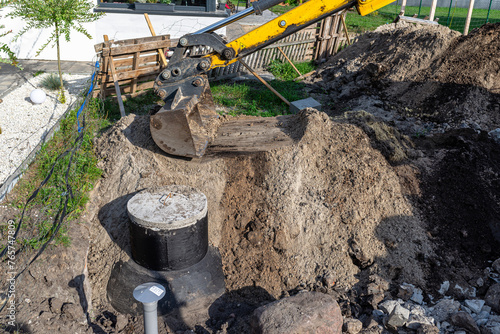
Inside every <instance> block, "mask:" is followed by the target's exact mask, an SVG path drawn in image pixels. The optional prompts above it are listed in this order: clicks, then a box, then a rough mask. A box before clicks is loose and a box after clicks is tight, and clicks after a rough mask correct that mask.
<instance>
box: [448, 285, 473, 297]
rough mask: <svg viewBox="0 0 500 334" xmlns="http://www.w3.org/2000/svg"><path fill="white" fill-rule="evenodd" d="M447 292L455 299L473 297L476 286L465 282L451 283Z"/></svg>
mask: <svg viewBox="0 0 500 334" xmlns="http://www.w3.org/2000/svg"><path fill="white" fill-rule="evenodd" d="M448 294H449V295H451V296H454V297H455V298H457V299H466V298H475V297H476V288H475V287H473V286H470V285H469V284H467V283H466V282H462V283H461V284H455V285H452V286H451V289H450V290H448Z"/></svg>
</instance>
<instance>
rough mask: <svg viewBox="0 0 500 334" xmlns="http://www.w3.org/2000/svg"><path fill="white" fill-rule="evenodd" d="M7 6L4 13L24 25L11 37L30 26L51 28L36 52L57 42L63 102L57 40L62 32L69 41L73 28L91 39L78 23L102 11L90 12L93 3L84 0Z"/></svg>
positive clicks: (27, 0) (22, 1) (18, 0)
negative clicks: (24, 23)
mask: <svg viewBox="0 0 500 334" xmlns="http://www.w3.org/2000/svg"><path fill="white" fill-rule="evenodd" d="M11 6H12V7H13V11H12V12H11V13H10V14H8V16H11V17H19V18H22V19H23V20H24V21H26V26H25V27H24V28H23V29H22V30H21V31H20V32H19V33H18V34H17V35H16V36H15V37H14V40H16V39H17V38H19V37H20V36H21V35H23V34H24V33H26V32H27V31H28V30H30V29H45V28H52V29H53V32H52V34H51V35H50V37H49V39H48V40H47V41H46V42H45V44H43V45H42V46H41V47H40V49H39V50H38V51H37V53H36V56H38V55H39V54H40V52H42V51H43V50H44V49H45V48H46V47H47V45H49V44H52V47H54V45H56V46H57V66H58V70H59V79H60V83H61V94H60V96H59V100H60V101H61V103H64V102H66V98H65V96H64V87H63V79H62V73H61V53H60V46H59V40H60V38H61V36H64V37H65V39H66V41H67V42H69V41H70V32H71V30H73V29H74V30H76V31H78V32H80V33H82V34H84V35H85V36H87V37H88V38H89V39H92V36H90V34H89V33H88V32H87V30H85V28H84V27H83V26H82V23H88V22H93V21H95V20H97V19H98V18H99V17H100V16H101V15H103V14H104V13H93V12H91V11H92V9H93V8H94V5H93V4H92V3H90V2H87V1H86V0H15V1H13V2H12V4H11Z"/></svg>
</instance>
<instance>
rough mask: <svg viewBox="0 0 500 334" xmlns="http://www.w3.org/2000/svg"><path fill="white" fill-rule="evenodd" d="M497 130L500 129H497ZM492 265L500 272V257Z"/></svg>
mask: <svg viewBox="0 0 500 334" xmlns="http://www.w3.org/2000/svg"><path fill="white" fill-rule="evenodd" d="M497 130H500V129H497ZM491 267H492V268H493V269H494V270H495V271H496V272H497V273H499V274H500V258H498V259H496V260H495V261H494V262H493V264H492V265H491Z"/></svg>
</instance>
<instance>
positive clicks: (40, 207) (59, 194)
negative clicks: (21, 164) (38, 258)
mask: <svg viewBox="0 0 500 334" xmlns="http://www.w3.org/2000/svg"><path fill="white" fill-rule="evenodd" d="M100 105H101V103H100V101H99V100H98V99H92V100H90V102H89V103H88V107H87V111H86V112H87V114H86V115H87V116H86V120H87V127H86V130H85V132H84V135H83V142H82V145H81V147H80V149H79V150H77V151H76V153H75V155H74V157H73V163H72V166H71V169H70V170H69V177H68V181H69V184H70V185H71V189H72V192H73V197H72V198H70V199H69V202H68V208H67V212H68V213H69V214H68V215H67V217H66V219H65V225H63V226H62V228H61V229H60V230H59V233H58V234H57V235H56V236H55V242H56V244H62V245H68V244H69V243H70V240H69V238H68V235H67V229H68V225H67V224H69V222H72V221H76V220H77V219H78V218H79V217H80V214H81V213H82V212H83V210H84V208H85V205H86V203H87V202H88V200H89V192H90V190H92V189H93V186H94V183H95V181H96V180H97V179H99V178H100V176H101V170H100V169H99V168H98V167H97V158H96V156H95V154H94V147H93V139H94V137H95V135H96V133H98V132H99V130H100V129H102V128H104V127H106V126H108V125H109V124H110V123H109V121H108V120H107V119H106V118H104V117H102V115H101V112H100V109H101V107H100ZM76 112H77V109H74V110H71V111H70V112H69V113H68V115H67V116H66V117H65V118H64V119H62V120H61V123H60V128H59V130H58V131H56V132H55V133H54V136H53V137H52V138H51V139H50V140H49V141H48V142H47V143H45V144H44V145H43V146H42V148H41V150H40V151H39V153H38V155H37V157H36V159H35V161H34V162H33V163H32V164H31V165H30V167H29V169H28V171H27V172H26V173H25V176H24V177H23V178H22V179H21V181H20V182H19V185H18V187H17V189H16V200H15V201H14V202H13V203H11V204H12V205H14V206H16V207H18V208H22V207H23V206H24V203H25V201H26V200H27V199H28V198H29V196H30V195H31V194H32V193H33V191H34V190H35V189H36V188H37V187H38V186H39V185H40V183H41V182H42V181H43V179H44V178H45V177H46V175H48V172H49V170H50V169H51V168H52V165H53V164H54V163H56V164H55V167H54V172H53V174H52V177H51V178H50V180H49V181H48V182H47V184H46V185H45V186H44V187H42V188H41V189H40V191H39V193H38V195H37V197H35V199H34V200H33V201H32V202H31V203H30V204H29V206H28V208H31V209H34V210H37V211H38V212H39V213H38V218H35V217H27V218H28V219H25V220H24V221H23V226H22V231H21V235H23V236H24V238H23V241H22V242H21V243H22V244H24V245H25V246H29V247H31V248H33V249H38V248H40V247H41V246H42V245H43V244H44V243H45V242H46V241H47V240H49V238H50V237H51V236H52V235H53V233H54V226H53V218H54V217H55V216H56V215H57V212H58V211H59V208H60V207H61V204H62V203H63V201H64V200H65V196H64V195H65V193H66V191H67V190H66V181H65V174H66V169H67V166H68V162H69V159H70V156H69V154H68V155H67V156H66V157H64V158H62V159H60V160H59V161H57V162H56V158H57V156H58V155H59V154H60V153H62V152H64V151H65V150H66V149H67V148H69V147H70V145H71V144H72V143H73V142H74V140H75V138H76V136H77V133H78V132H77V123H76ZM80 117H81V116H80ZM80 121H81V119H80ZM29 218H31V219H29Z"/></svg>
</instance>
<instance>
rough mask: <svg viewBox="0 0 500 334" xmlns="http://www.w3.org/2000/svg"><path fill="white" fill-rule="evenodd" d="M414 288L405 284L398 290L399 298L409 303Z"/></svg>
mask: <svg viewBox="0 0 500 334" xmlns="http://www.w3.org/2000/svg"><path fill="white" fill-rule="evenodd" d="M414 288H415V287H414V286H413V285H412V284H406V283H403V284H402V285H400V286H399V289H398V298H401V299H402V300H404V301H407V300H409V299H410V298H411V296H412V295H413V290H414Z"/></svg>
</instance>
